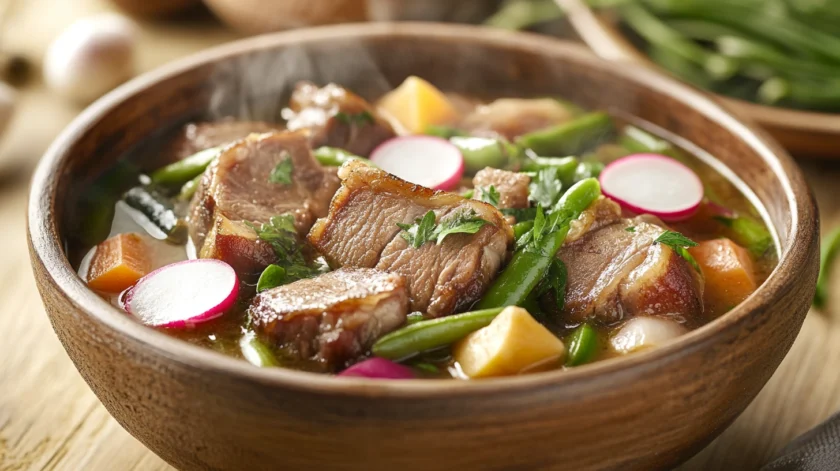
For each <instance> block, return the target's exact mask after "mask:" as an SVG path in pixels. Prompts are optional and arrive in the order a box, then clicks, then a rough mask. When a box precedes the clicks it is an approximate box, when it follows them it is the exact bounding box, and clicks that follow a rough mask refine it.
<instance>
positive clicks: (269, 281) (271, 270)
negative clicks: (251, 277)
mask: <svg viewBox="0 0 840 471" xmlns="http://www.w3.org/2000/svg"><path fill="white" fill-rule="evenodd" d="M285 281H286V269H285V268H283V267H281V266H280V265H273V264H272V265H269V266H267V267H266V268H265V270H263V272H262V274H261V275H260V279H259V281H257V293H261V292H263V291H265V290H267V289H271V288H274V287H276V286H280V285H284V284H286V283H285Z"/></svg>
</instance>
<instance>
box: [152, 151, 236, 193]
mask: <svg viewBox="0 0 840 471" xmlns="http://www.w3.org/2000/svg"><path fill="white" fill-rule="evenodd" d="M221 150H222V148H221V147H211V148H210V149H205V150H202V151H200V152H196V153H195V154H193V155H191V156H189V157H187V158H185V159H183V160H179V161H177V162H175V163H172V164H169V165H167V166H166V167H162V168H159V169H157V170H155V171H154V172H152V175H151V178H152V183H155V184H158V185H164V186H177V185H183V184H184V183H186V182H188V181H190V180H192V179H193V178H195V177H197V176H198V175H200V174H201V173H203V172H204V170H205V169H206V168H207V166H208V165H210V163H211V162H213V161H214V160H216V157H218V156H219V153H220V152H221Z"/></svg>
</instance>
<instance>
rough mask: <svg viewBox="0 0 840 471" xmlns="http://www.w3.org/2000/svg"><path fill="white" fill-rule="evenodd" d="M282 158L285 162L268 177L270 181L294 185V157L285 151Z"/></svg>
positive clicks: (281, 162) (282, 161) (279, 164)
mask: <svg viewBox="0 0 840 471" xmlns="http://www.w3.org/2000/svg"><path fill="white" fill-rule="evenodd" d="M280 157H281V158H282V159H283V160H281V161H280V163H278V164H277V166H276V167H274V170H272V171H271V174H270V175H269V176H268V181H269V182H271V183H279V184H281V185H289V184H290V183H292V171H293V170H294V165H293V164H292V156H291V155H290V154H289V153H288V152H287V151H283V153H282V154H280Z"/></svg>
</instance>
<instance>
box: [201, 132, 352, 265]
mask: <svg viewBox="0 0 840 471" xmlns="http://www.w3.org/2000/svg"><path fill="white" fill-rule="evenodd" d="M286 160H291V164H292V169H291V175H290V178H291V182H290V183H282V182H277V181H272V180H271V179H270V176H271V174H272V172H273V171H274V170H275V168H277V166H278V164H280V163H281V162H284V161H286ZM338 185H339V182H338V178H337V177H336V175H335V169H330V168H324V167H322V166H321V165H320V164H319V163H318V162H317V161H316V160H315V158H314V157H313V156H312V152H311V151H310V150H309V144H308V140H307V138H306V135H305V134H303V133H299V132H278V133H270V134H252V135H251V136H249V137H247V138H246V139H243V140H241V141H239V142H237V143H236V144H234V145H233V146H230V147H228V148H227V149H226V150H225V151H224V152H222V154H221V155H220V156H219V158H218V159H217V160H216V161H215V162H214V163H213V164H212V165H211V166H210V167H209V168H208V169H207V171H206V172H205V173H204V177H202V179H201V183H200V184H199V186H198V190H197V191H196V194H195V196H194V197H193V200H192V203H191V205H190V210H189V214H188V222H189V225H190V237H191V239H192V241H193V243H194V244H195V246H196V248H198V249H201V247H202V246H203V245H204V239H205V237H206V236H207V234H208V232H209V231H210V228H211V227H213V224H214V219H215V218H217V217H225V218H227V219H229V220H231V221H248V222H251V223H254V224H259V223H265V222H268V221H269V219H270V218H271V217H272V216H278V215H281V214H284V213H291V214H293V215H294V217H295V227H296V228H297V229H298V232H299V233H300V234H301V235H305V234H306V233H307V231H309V228H310V227H311V226H312V223H313V222H314V221H315V218H317V217H320V216H323V215H325V214H326V213H327V209H328V207H329V201H330V199H331V198H332V196H333V194H334V193H335V191H336V189H338Z"/></svg>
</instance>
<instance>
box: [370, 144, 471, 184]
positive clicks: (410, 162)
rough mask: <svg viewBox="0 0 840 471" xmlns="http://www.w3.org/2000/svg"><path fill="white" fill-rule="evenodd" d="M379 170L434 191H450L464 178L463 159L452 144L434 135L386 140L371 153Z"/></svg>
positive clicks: (371, 157)
mask: <svg viewBox="0 0 840 471" xmlns="http://www.w3.org/2000/svg"><path fill="white" fill-rule="evenodd" d="M370 160H371V162H373V163H374V164H376V166H377V167H379V168H381V169H382V170H384V171H386V172H388V173H390V174H392V175H395V176H397V177H399V178H402V179H403V180H405V181H408V182H411V183H415V184H417V185H423V186H425V187H427V188H434V189H435V190H452V189H454V188H455V187H456V186H457V185H458V183H459V182H460V180H461V176H463V175H464V156H463V155H461V151H460V150H458V148H457V147H455V145H454V144H452V143H451V142H449V141H447V140H446V139H441V138H439V137H434V136H402V137H395V138H392V139H389V140H387V141H385V142H383V143H382V144H380V145H379V147H377V148H376V149H374V150H373V152H372V153H371V154H370Z"/></svg>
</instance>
